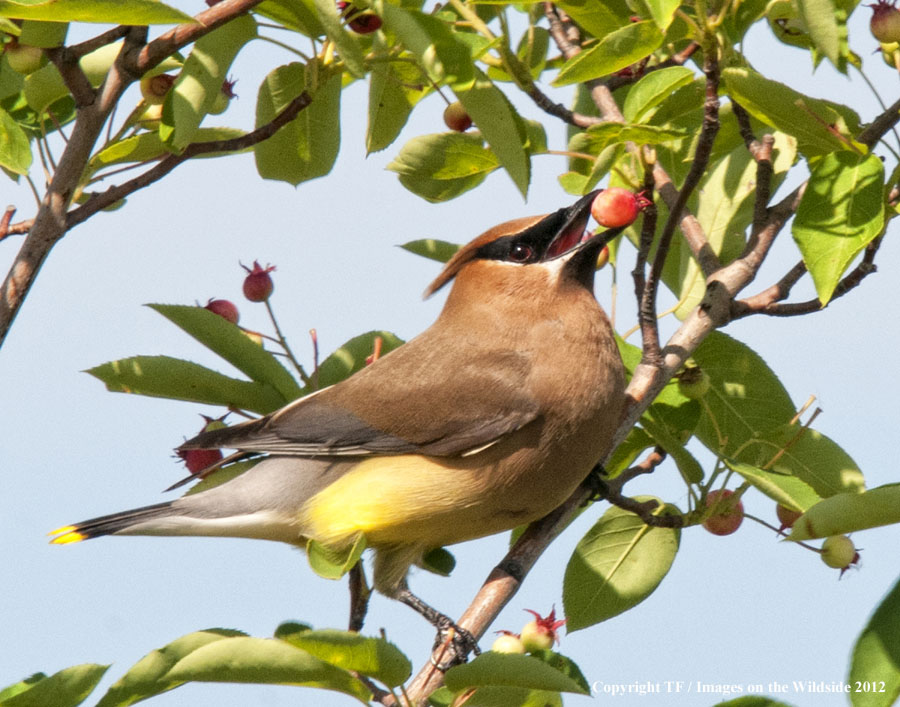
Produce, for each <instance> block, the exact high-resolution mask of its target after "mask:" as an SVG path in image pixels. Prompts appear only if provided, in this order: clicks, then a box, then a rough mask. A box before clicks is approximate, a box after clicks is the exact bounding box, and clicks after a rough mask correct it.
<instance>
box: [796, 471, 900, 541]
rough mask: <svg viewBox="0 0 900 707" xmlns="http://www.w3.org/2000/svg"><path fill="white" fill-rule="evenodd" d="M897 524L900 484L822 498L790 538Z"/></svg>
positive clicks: (800, 538) (808, 512)
mask: <svg viewBox="0 0 900 707" xmlns="http://www.w3.org/2000/svg"><path fill="white" fill-rule="evenodd" d="M894 523H900V484H886V485H885V486H878V487H877V488H874V489H870V490H868V491H865V492H864V493H839V494H837V495H835V496H832V497H831V498H825V499H822V500H821V501H819V502H818V503H817V504H816V505H814V506H813V507H812V508H810V509H809V510H807V511H806V512H805V513H804V514H803V515H802V516H801V517H800V518H799V519H798V520H797V521H796V522H795V523H794V526H793V528H792V529H791V534H790V536H789V538H790V539H791V540H808V539H810V538H827V537H828V536H829V535H845V534H847V533H852V532H855V531H857V530H866V529H867V528H877V527H879V526H882V525H892V524H894Z"/></svg>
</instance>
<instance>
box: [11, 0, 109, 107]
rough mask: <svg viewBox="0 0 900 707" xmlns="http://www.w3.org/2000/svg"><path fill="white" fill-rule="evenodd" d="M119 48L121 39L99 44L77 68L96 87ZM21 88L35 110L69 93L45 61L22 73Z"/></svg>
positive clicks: (56, 71)
mask: <svg viewBox="0 0 900 707" xmlns="http://www.w3.org/2000/svg"><path fill="white" fill-rule="evenodd" d="M0 2H2V0H0ZM121 50H122V42H115V43H113V44H107V45H106V46H103V47H100V48H99V49H97V50H95V51H93V52H91V53H90V54H86V55H85V56H83V57H82V58H81V59H80V60H79V62H78V66H80V67H81V70H82V71H83V72H84V75H85V76H86V77H87V80H88V81H89V82H90V84H91V86H93V87H94V88H97V87H98V86H99V85H100V84H101V83H103V80H104V79H105V78H106V74H107V73H108V72H109V68H110V67H111V66H112V65H113V62H114V61H115V60H116V57H117V56H119V52H120V51H121ZM24 90H25V99H26V100H27V101H28V105H29V106H31V107H32V108H33V109H34V110H35V111H37V112H38V113H41V112H43V111H45V110H46V109H47V108H49V107H50V106H51V105H53V104H54V103H56V101H58V100H60V99H62V98H65V97H66V96H68V95H69V89H68V88H67V87H66V83H65V81H63V79H62V76H61V75H60V73H59V71H58V70H57V68H56V67H55V66H54V65H53V64H47V65H46V66H43V67H41V68H40V69H38V70H37V71H35V72H34V73H31V74H29V75H28V76H26V77H25V89H24Z"/></svg>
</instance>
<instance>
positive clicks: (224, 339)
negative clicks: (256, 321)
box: [147, 304, 301, 404]
mask: <svg viewBox="0 0 900 707" xmlns="http://www.w3.org/2000/svg"><path fill="white" fill-rule="evenodd" d="M147 306H148V307H150V309H152V310H154V311H156V312H159V313H160V314H161V315H163V316H164V317H165V318H166V319H168V320H169V321H170V322H172V323H173V324H175V325H176V326H178V327H180V328H181V329H182V330H183V331H185V332H187V333H188V334H190V335H191V336H192V337H194V338H195V339H196V340H197V341H199V342H200V343H201V344H203V345H204V346H206V347H207V348H208V349H210V350H211V351H214V352H215V353H217V354H218V355H219V356H221V357H222V358H224V359H225V360H226V361H228V362H229V363H230V364H231V365H232V366H234V367H235V368H237V369H238V370H239V371H242V372H243V373H246V374H247V375H248V376H249V377H250V378H252V379H253V380H254V381H257V382H259V383H267V384H269V385H270V386H271V387H272V388H274V389H275V390H277V391H278V392H279V393H280V394H281V396H282V398H283V402H282V404H284V403H288V402H290V401H291V400H294V399H295V398H299V397H300V393H301V388H300V386H299V385H297V381H295V380H294V379H293V378H292V377H291V374H290V373H288V372H287V369H285V367H284V366H282V365H281V362H280V361H279V360H278V359H277V358H275V356H273V355H272V354H271V353H269V352H268V351H266V350H265V349H264V348H263V347H262V346H260V345H259V344H257V343H255V342H254V341H253V340H252V339H250V337H248V336H247V335H246V334H245V333H244V332H243V331H242V330H241V329H240V328H239V327H237V326H235V325H234V324H232V323H231V322H229V321H228V320H226V319H225V318H223V317H220V316H219V315H217V314H214V313H213V312H210V311H209V310H208V309H206V308H205V307H191V306H187V305H178V304H148V305H147Z"/></svg>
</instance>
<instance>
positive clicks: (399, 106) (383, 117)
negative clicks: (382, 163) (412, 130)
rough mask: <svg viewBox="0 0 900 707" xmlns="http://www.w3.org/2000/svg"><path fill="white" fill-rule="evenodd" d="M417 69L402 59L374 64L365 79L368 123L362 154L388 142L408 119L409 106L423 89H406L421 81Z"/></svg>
mask: <svg viewBox="0 0 900 707" xmlns="http://www.w3.org/2000/svg"><path fill="white" fill-rule="evenodd" d="M421 79H422V76H421V74H420V73H419V69H418V68H417V67H415V66H413V65H411V64H408V63H405V62H382V63H379V64H375V66H374V67H373V68H372V73H371V76H370V78H369V122H368V124H367V126H366V153H367V154H368V153H372V152H378V151H379V150H383V149H384V148H386V147H387V146H388V145H390V144H391V143H392V142H394V140H396V139H397V136H398V135H399V134H400V131H401V130H402V129H403V126H404V125H406V121H407V119H408V118H409V114H410V113H411V112H412V109H413V106H414V105H415V104H416V103H417V102H418V100H419V99H420V98H421V97H422V96H424V95H425V93H426V90H425V89H424V88H422V90H416V89H414V88H410V86H412V85H413V84H415V83H417V82H421Z"/></svg>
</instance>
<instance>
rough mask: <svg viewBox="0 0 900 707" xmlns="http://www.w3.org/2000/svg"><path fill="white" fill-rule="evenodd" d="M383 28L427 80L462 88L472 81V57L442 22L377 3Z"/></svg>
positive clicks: (414, 11)
mask: <svg viewBox="0 0 900 707" xmlns="http://www.w3.org/2000/svg"><path fill="white" fill-rule="evenodd" d="M376 7H380V8H381V16H382V18H383V19H384V24H385V27H386V28H388V29H390V30H391V31H393V32H395V33H396V35H397V38H398V39H399V40H400V42H401V43H402V44H403V46H405V47H406V48H407V49H409V50H410V51H411V52H412V53H413V54H414V55H415V56H416V58H417V59H418V60H419V62H420V63H421V64H422V67H423V68H424V69H425V71H426V73H427V74H428V77H429V78H430V79H431V80H432V81H434V82H435V83H438V84H443V83H446V84H455V85H454V90H455V89H456V88H457V85H458V86H459V87H460V88H464V87H465V86H466V85H467V84H468V83H470V82H471V81H472V79H473V77H474V71H475V69H474V64H473V62H472V53H471V50H470V49H469V47H468V46H466V44H464V43H463V42H461V41H460V40H459V39H458V38H457V37H456V36H455V34H454V33H453V32H451V31H450V28H449V26H448V25H447V23H445V22H444V21H443V20H440V19H438V18H437V17H432V16H431V15H426V14H425V13H423V12H418V11H417V10H407V9H405V8H402V7H399V6H397V5H393V4H390V3H384V4H383V5H381V4H380V3H379V4H378V5H376Z"/></svg>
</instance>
